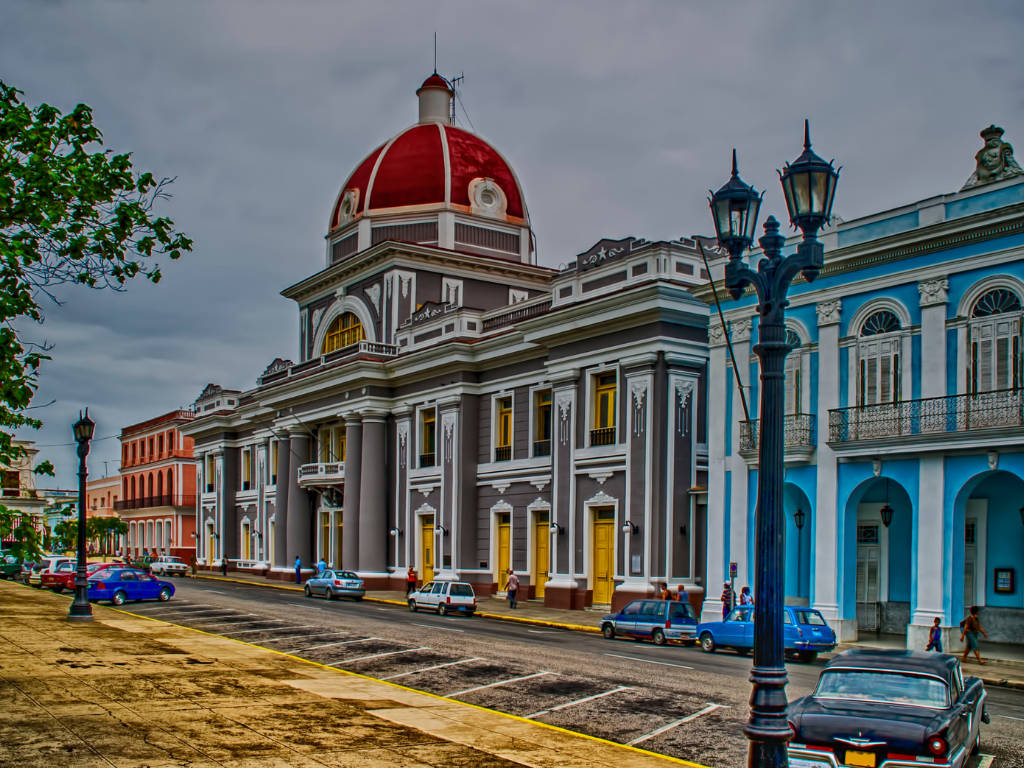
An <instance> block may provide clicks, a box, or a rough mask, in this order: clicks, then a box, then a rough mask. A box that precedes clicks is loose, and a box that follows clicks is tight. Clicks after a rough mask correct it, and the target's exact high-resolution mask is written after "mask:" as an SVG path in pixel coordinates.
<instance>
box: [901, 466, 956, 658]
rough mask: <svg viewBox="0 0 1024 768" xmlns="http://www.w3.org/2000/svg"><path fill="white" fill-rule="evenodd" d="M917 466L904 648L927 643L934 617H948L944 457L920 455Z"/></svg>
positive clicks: (922, 646) (919, 646)
mask: <svg viewBox="0 0 1024 768" xmlns="http://www.w3.org/2000/svg"><path fill="white" fill-rule="evenodd" d="M920 467H921V469H920V473H921V474H920V478H921V479H920V490H919V491H918V504H917V510H916V511H917V515H916V525H915V527H914V531H913V536H912V545H911V561H912V562H913V563H914V568H915V570H916V572H917V590H916V592H915V593H914V594H913V595H912V596H911V600H912V602H911V606H910V607H911V614H910V625H909V626H908V627H907V648H912V649H916V650H920V649H922V648H924V647H925V646H926V645H927V644H928V630H929V629H930V628H931V626H932V621H933V620H934V619H935V617H936V616H938V617H939V618H941V619H943V622H942V623H943V625H946V624H947V623H948V620H949V619H950V618H951V617H948V616H945V614H944V613H943V610H942V594H943V587H944V586H945V585H946V584H947V583H948V574H947V572H946V558H945V552H944V549H943V539H942V531H943V529H944V527H945V515H946V510H945V508H944V505H943V496H944V494H945V483H944V480H945V472H944V458H943V457H942V456H941V455H940V456H933V455H926V456H922V457H921V459H920ZM950 511H952V510H950ZM947 634H948V633H947Z"/></svg>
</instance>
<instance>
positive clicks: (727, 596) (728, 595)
mask: <svg viewBox="0 0 1024 768" xmlns="http://www.w3.org/2000/svg"><path fill="white" fill-rule="evenodd" d="M734 597H735V596H734V595H733V591H732V586H731V585H730V584H729V582H728V581H727V582H725V584H724V585H723V587H722V619H723V620H724V619H725V617H726V616H728V615H729V611H731V610H732V603H733V599H734Z"/></svg>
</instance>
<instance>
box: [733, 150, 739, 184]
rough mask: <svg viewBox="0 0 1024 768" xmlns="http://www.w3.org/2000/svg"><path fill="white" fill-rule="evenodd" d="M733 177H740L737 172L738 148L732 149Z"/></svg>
mask: <svg viewBox="0 0 1024 768" xmlns="http://www.w3.org/2000/svg"><path fill="white" fill-rule="evenodd" d="M732 175H733V177H736V176H739V172H738V171H737V170H736V147H733V148H732Z"/></svg>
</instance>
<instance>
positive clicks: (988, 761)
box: [978, 718, 1020, 768]
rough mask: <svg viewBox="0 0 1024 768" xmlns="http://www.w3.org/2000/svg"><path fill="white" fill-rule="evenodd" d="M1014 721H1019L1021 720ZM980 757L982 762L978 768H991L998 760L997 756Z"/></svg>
mask: <svg viewBox="0 0 1024 768" xmlns="http://www.w3.org/2000/svg"><path fill="white" fill-rule="evenodd" d="M1014 719H1015V720H1019V719H1020V718H1014ZM979 757H981V760H980V761H979V762H978V768H989V766H990V765H992V762H993V761H994V760H995V759H996V756H995V755H979Z"/></svg>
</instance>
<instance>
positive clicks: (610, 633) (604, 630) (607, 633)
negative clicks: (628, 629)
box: [601, 624, 615, 640]
mask: <svg viewBox="0 0 1024 768" xmlns="http://www.w3.org/2000/svg"><path fill="white" fill-rule="evenodd" d="M601 634H602V635H604V639H605V640H614V639H615V627H613V626H612V625H611V624H602V625H601Z"/></svg>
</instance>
